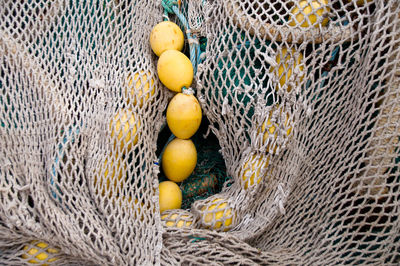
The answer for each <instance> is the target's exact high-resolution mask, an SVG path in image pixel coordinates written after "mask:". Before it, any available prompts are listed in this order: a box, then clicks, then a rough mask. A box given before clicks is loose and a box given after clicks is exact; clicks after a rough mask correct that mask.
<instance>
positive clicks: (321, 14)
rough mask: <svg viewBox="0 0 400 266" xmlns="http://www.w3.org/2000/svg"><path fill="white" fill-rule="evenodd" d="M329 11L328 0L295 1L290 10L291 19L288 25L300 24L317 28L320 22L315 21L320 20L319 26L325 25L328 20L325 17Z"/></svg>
mask: <svg viewBox="0 0 400 266" xmlns="http://www.w3.org/2000/svg"><path fill="white" fill-rule="evenodd" d="M329 11H330V8H329V7H328V0H312V1H311V3H310V1H308V0H300V1H298V2H295V4H294V6H293V8H292V10H291V11H290V13H291V19H290V21H289V25H290V26H296V25H300V26H301V27H310V26H314V27H316V28H318V27H319V25H320V24H319V23H317V21H321V22H320V23H321V26H326V25H327V24H328V21H329V18H328V17H327V14H328V13H329ZM304 15H305V16H306V17H305V16H304Z"/></svg>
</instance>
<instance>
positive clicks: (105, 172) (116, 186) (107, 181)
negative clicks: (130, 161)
mask: <svg viewBox="0 0 400 266" xmlns="http://www.w3.org/2000/svg"><path fill="white" fill-rule="evenodd" d="M113 157H114V156H110V157H109V158H106V159H105V160H104V164H103V166H102V167H101V168H100V171H99V173H98V174H97V175H95V176H94V187H95V189H96V193H99V188H100V189H101V195H102V196H104V195H105V194H106V192H107V193H108V196H109V197H111V196H115V195H117V194H119V193H121V192H122V189H123V186H124V184H123V182H122V181H121V179H122V175H123V172H125V171H126V164H125V161H123V160H122V158H117V157H114V158H113ZM115 161H117V163H115ZM121 161H122V163H121ZM98 179H99V183H100V184H99V185H97V182H98ZM111 183H112V184H113V185H112V187H111V186H110V185H111Z"/></svg>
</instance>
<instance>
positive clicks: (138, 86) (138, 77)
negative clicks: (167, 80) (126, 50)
mask: <svg viewBox="0 0 400 266" xmlns="http://www.w3.org/2000/svg"><path fill="white" fill-rule="evenodd" d="M150 76H151V74H150V73H149V72H148V73H145V72H144V71H140V72H137V73H135V74H134V75H133V78H132V76H131V75H129V76H128V88H127V90H126V94H127V98H128V100H127V103H128V104H129V103H130V102H131V99H133V101H132V104H133V105H136V104H137V103H139V106H140V107H142V106H143V104H144V102H145V101H147V100H148V99H149V97H150V96H152V95H154V92H155V88H154V80H153V79H151V80H148V79H149V78H150ZM142 84H143V85H142ZM151 87H152V88H153V89H152V90H151V92H149V90H150V88H151Z"/></svg>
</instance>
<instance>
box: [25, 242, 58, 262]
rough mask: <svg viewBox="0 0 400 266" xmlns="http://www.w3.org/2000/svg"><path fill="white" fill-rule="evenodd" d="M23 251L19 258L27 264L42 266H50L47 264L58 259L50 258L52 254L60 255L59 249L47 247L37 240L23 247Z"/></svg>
mask: <svg viewBox="0 0 400 266" xmlns="http://www.w3.org/2000/svg"><path fill="white" fill-rule="evenodd" d="M23 250H24V251H25V253H24V254H22V255H21V258H23V259H25V260H28V263H32V264H40V265H43V266H46V265H50V264H49V263H51V262H54V261H56V260H58V259H59V258H57V257H52V254H58V253H60V249H59V248H57V247H49V245H48V244H47V243H44V242H40V241H37V240H34V241H31V242H30V243H29V245H26V246H24V248H23ZM49 257H51V258H49Z"/></svg>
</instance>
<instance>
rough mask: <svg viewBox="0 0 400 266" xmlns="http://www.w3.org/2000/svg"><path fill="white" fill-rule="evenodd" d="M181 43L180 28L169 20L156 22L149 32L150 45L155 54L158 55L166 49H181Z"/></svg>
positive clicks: (182, 42) (182, 40)
mask: <svg viewBox="0 0 400 266" xmlns="http://www.w3.org/2000/svg"><path fill="white" fill-rule="evenodd" d="M183 44H184V36H183V32H182V30H181V29H180V28H179V26H178V25H176V24H175V23H173V22H171V21H163V22H160V23H158V24H157V25H156V26H154V28H153V30H152V31H151V33H150V46H151V49H152V50H153V52H154V53H155V54H156V55H157V56H160V55H161V54H162V53H163V52H165V51H166V50H177V51H181V50H182V48H183Z"/></svg>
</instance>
